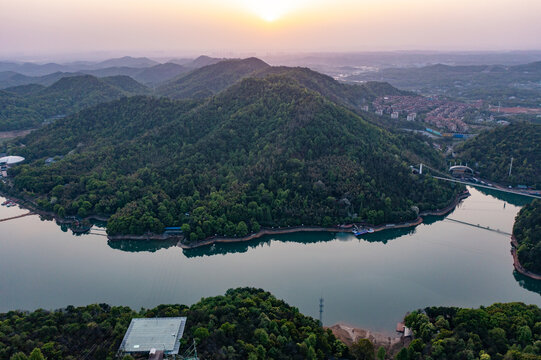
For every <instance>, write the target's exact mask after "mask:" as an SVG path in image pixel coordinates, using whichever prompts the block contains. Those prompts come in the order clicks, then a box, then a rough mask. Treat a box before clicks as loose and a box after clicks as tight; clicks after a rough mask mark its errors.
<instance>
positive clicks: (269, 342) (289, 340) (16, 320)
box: [0, 288, 349, 360]
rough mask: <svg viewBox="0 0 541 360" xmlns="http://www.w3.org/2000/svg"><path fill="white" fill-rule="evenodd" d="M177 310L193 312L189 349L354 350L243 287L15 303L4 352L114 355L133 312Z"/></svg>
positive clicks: (7, 317) (0, 352)
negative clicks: (96, 301) (24, 307)
mask: <svg viewBox="0 0 541 360" xmlns="http://www.w3.org/2000/svg"><path fill="white" fill-rule="evenodd" d="M171 316H186V317H187V323H186V328H185V332H184V336H183V338H182V340H181V351H182V349H186V348H187V347H188V345H190V344H191V343H192V341H193V339H195V340H196V342H197V350H198V353H199V356H200V357H201V358H202V359H254V360H255V359H329V358H348V357H349V354H348V348H347V347H346V346H345V345H344V344H343V343H342V342H340V341H339V340H337V339H336V338H335V337H334V335H333V334H332V332H331V331H330V330H324V329H323V328H322V327H321V326H320V325H319V323H318V321H316V320H314V319H312V318H310V317H307V316H305V315H303V314H301V313H300V312H299V311H298V310H297V309H296V308H294V307H291V306H289V305H288V304H286V303H285V302H283V301H282V300H278V299H276V298H275V297H274V296H272V295H271V294H270V293H268V292H265V291H263V290H260V289H254V288H239V289H231V290H228V291H227V292H226V293H225V295H223V296H216V297H210V298H203V299H201V301H199V302H197V303H196V304H194V305H192V306H190V307H188V306H185V305H160V306H158V307H156V308H154V309H149V310H144V309H142V310H140V311H139V312H136V311H133V310H131V309H130V308H128V307H123V306H109V305H106V304H100V305H89V306H84V307H73V306H69V307H67V308H65V309H61V310H56V311H45V310H36V311H34V312H21V311H10V312H8V313H5V314H0V359H10V358H11V359H20V360H22V359H26V357H23V356H24V354H30V353H31V352H34V353H37V352H38V351H39V352H41V353H42V354H43V356H44V357H45V358H46V359H47V360H54V359H66V360H69V359H82V358H87V359H96V360H97V359H103V360H105V359H112V358H113V356H114V354H115V353H116V351H117V349H118V347H119V345H120V343H121V341H122V338H123V337H124V333H125V332H126V330H127V328H128V325H129V323H130V321H131V319H132V318H134V317H149V318H151V317H171ZM19 353H22V354H19ZM17 354H18V355H17ZM31 358H32V357H31ZM32 359H34V358H32ZM36 359H39V358H36Z"/></svg>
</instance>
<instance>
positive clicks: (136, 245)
mask: <svg viewBox="0 0 541 360" xmlns="http://www.w3.org/2000/svg"><path fill="white" fill-rule="evenodd" d="M107 244H108V245H109V247H111V248H112V249H116V250H121V251H127V252H142V251H146V252H156V251H158V250H161V249H168V248H170V247H172V246H176V245H177V242H176V241H168V240H144V241H141V240H115V241H111V240H108V241H107Z"/></svg>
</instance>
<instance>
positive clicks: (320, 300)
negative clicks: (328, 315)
mask: <svg viewBox="0 0 541 360" xmlns="http://www.w3.org/2000/svg"><path fill="white" fill-rule="evenodd" d="M319 325H321V326H323V298H319Z"/></svg>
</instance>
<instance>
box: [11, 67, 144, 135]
mask: <svg viewBox="0 0 541 360" xmlns="http://www.w3.org/2000/svg"><path fill="white" fill-rule="evenodd" d="M149 91H150V90H149V89H148V88H146V87H145V86H144V85H141V84H139V83H138V82H137V81H135V80H133V79H132V78H130V77H128V76H112V77H104V78H99V79H98V78H97V77H94V76H91V75H79V76H67V77H63V78H61V79H60V80H58V81H57V82H55V83H54V84H52V85H51V86H48V87H44V86H42V85H36V84H31V85H21V86H16V87H13V88H7V89H4V90H0V131H5V130H18V129H28V128H33V127H38V126H40V125H41V124H42V123H43V122H44V121H45V120H47V119H48V118H52V117H59V116H65V115H69V114H73V113H75V112H77V111H80V110H82V109H85V108H88V107H91V106H94V105H97V104H100V103H104V102H108V101H112V100H116V99H119V98H121V97H124V96H132V95H142V94H148V93H149Z"/></svg>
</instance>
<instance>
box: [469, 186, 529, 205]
mask: <svg viewBox="0 0 541 360" xmlns="http://www.w3.org/2000/svg"><path fill="white" fill-rule="evenodd" d="M475 189H476V190H478V191H479V192H480V193H483V194H484V195H489V196H492V197H494V198H496V199H498V200H502V201H505V202H507V203H509V204H511V205H515V206H524V205H526V204H529V203H531V202H532V201H533V200H534V199H533V198H531V197H528V196H522V195H516V194H511V193H507V192H503V191H498V190H491V189H486V188H477V187H476V188H475Z"/></svg>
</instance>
